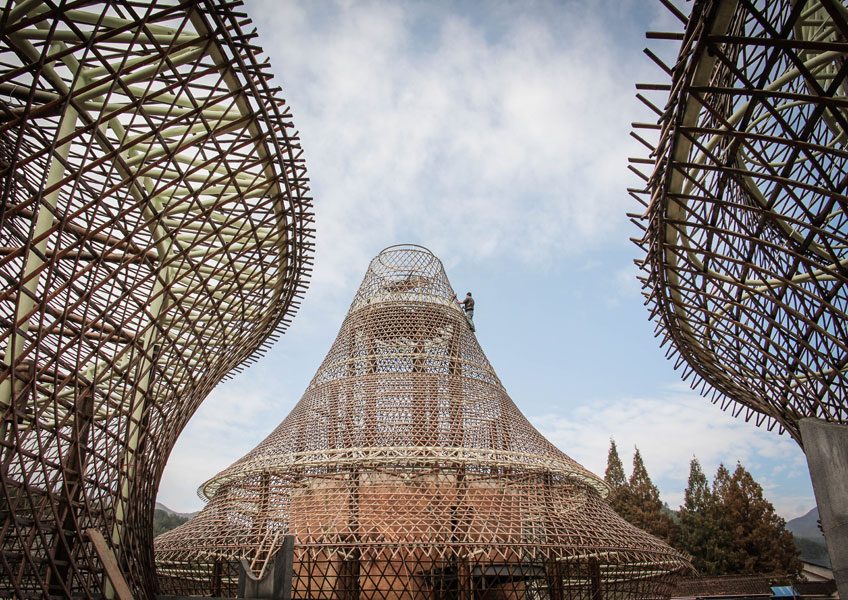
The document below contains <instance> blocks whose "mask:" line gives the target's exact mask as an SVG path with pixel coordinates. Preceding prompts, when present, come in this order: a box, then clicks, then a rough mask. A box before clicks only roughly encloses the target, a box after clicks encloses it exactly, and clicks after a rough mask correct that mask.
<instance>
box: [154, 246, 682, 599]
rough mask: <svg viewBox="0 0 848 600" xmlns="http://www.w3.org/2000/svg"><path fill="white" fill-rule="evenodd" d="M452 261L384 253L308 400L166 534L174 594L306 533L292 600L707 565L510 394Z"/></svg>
mask: <svg viewBox="0 0 848 600" xmlns="http://www.w3.org/2000/svg"><path fill="white" fill-rule="evenodd" d="M455 298H456V297H455V295H454V292H453V290H452V288H451V285H450V283H449V281H448V279H447V276H446V274H445V272H444V269H443V267H442V263H441V262H440V261H439V260H438V259H437V258H436V257H435V256H434V255H433V254H432V253H431V252H429V251H428V250H426V249H424V248H421V247H418V246H411V245H404V246H393V247H389V248H387V249H386V250H384V251H383V252H381V253H380V254H379V255H378V256H377V257H376V258H374V259H373V260H372V261H371V264H370V266H369V268H368V270H367V273H366V275H365V278H364V280H363V281H362V284H361V286H360V287H359V290H358V291H357V293H356V296H355V297H354V299H353V302H352V304H351V306H350V310H349V312H348V314H347V316H346V317H345V319H344V322H343V323H342V326H341V330H340V331H339V334H338V337H337V338H336V340H335V342H334V343H333V345H332V347H331V349H330V351H329V353H328V354H327V357H326V358H325V359H324V362H323V363H322V364H321V366H320V367H319V369H318V371H317V373H316V374H315V376H314V378H313V379H312V381H311V382H310V384H309V386H308V387H307V389H306V392H305V393H304V395H303V397H302V398H301V400H300V402H299V403H298V404H297V405H296V406H295V408H294V409H293V410H292V412H291V413H290V414H289V415H288V416H287V417H286V418H285V419H284V420H283V422H282V423H281V424H280V425H279V426H278V427H277V428H276V429H275V430H274V431H273V432H272V433H271V434H270V435H269V436H268V437H267V438H266V439H265V440H264V441H263V442H261V443H260V444H259V445H258V446H257V447H256V448H255V449H254V450H252V451H251V452H250V453H248V454H247V455H246V456H244V457H243V458H242V459H240V460H239V461H237V462H236V463H234V464H233V465H232V466H230V467H229V468H227V469H225V470H224V471H223V472H221V473H219V474H218V475H216V476H215V477H213V478H212V479H210V480H209V481H207V482H206V483H204V484H203V485H202V486H201V487H200V489H199V494H200V495H201V497H202V498H203V499H205V500H208V504H207V506H206V507H205V508H204V509H203V510H202V511H201V512H200V514H199V515H198V516H196V517H195V518H193V519H191V520H190V521H188V522H187V523H185V524H183V525H181V526H180V527H178V528H176V529H174V530H172V531H169V532H167V533H164V534H162V535H160V536H159V537H157V538H156V541H155V553H156V563H157V568H158V573H159V581H160V586H161V589H162V591H163V592H167V593H174V594H196V595H208V594H210V593H213V594H224V595H227V594H229V595H232V594H233V593H234V581H233V573H234V571H235V569H234V563H235V562H236V561H237V560H239V559H246V560H247V561H248V564H249V565H250V567H251V568H252V569H253V571H254V573H255V574H256V575H261V574H262V573H263V572H264V570H265V568H266V566H267V565H268V562H269V559H270V558H271V556H272V555H273V554H274V552H276V551H277V549H278V548H279V545H280V543H281V541H282V538H283V536H284V535H293V536H294V538H295V556H294V578H293V590H292V597H293V598H304V599H306V598H311V599H312V598H322V599H327V600H329V599H342V598H344V599H352V598H355V599H363V600H376V599H395V598H420V599H424V598H432V599H436V598H463V599H467V600H471V599H472V598H487V599H492V600H494V599H506V598H516V599H517V598H527V597H534V598H551V599H556V600H562V599H566V598H569V599H570V598H582V599H585V600H600V599H601V598H621V599H625V598H637V597H638V598H662V597H668V596H669V594H670V591H671V587H670V585H671V584H673V582H674V580H675V578H676V577H677V575H678V574H680V573H682V572H686V571H687V570H689V569H691V567H690V566H689V564H688V563H687V561H686V560H685V559H684V558H683V557H682V556H681V555H679V554H678V553H677V552H676V551H674V550H673V549H671V548H670V547H668V546H667V545H665V544H664V543H662V542H661V541H659V540H657V539H656V538H653V537H652V536H650V535H648V534H647V533H645V532H643V531H641V530H639V529H637V528H635V527H633V526H631V525H630V524H628V523H627V522H625V521H624V520H623V519H621V518H620V517H619V516H618V515H616V514H615V512H614V511H613V510H612V509H611V508H610V507H609V505H608V504H607V503H606V502H605V501H604V497H606V495H607V494H608V493H609V488H608V486H607V485H606V484H605V483H604V481H603V480H602V479H600V478H598V477H597V476H595V475H593V474H592V473H590V472H589V471H587V470H586V469H584V468H583V467H582V466H580V465H579V464H578V463H576V462H575V461H574V460H572V459H571V458H569V457H568V456H567V455H565V454H564V453H562V452H561V451H559V450H558V449H556V448H555V447H554V446H553V445H552V444H551V443H550V442H548V441H547V440H546V439H545V438H544V437H542V436H541V435H540V434H539V432H538V431H536V429H535V428H534V427H533V426H532V425H530V423H529V422H528V421H527V419H526V418H525V417H524V416H523V415H522V414H521V412H520V411H519V410H518V408H517V407H516V406H515V404H513V402H512V400H511V399H510V398H509V396H508V395H507V393H506V391H505V390H504V388H503V386H502V385H501V382H500V381H499V380H498V377H497V375H496V374H495V371H494V369H493V368H492V366H491V365H490V364H489V362H488V360H487V359H486V357H485V355H484V354H483V351H482V349H481V348H480V346H479V344H478V343H477V339H476V337H475V336H474V334H473V333H472V331H471V329H470V327H469V325H468V323H467V321H466V319H465V316H464V314H463V311H462V310H461V308H460V307H459V306H458V305H457V303H456V299H455Z"/></svg>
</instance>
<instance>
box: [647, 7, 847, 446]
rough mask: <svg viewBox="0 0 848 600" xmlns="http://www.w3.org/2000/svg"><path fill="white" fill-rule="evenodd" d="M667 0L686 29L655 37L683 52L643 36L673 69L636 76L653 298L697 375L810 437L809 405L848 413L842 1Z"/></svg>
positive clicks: (729, 397) (759, 415)
mask: <svg viewBox="0 0 848 600" xmlns="http://www.w3.org/2000/svg"><path fill="white" fill-rule="evenodd" d="M665 4H667V5H669V6H670V4H669V3H667V2H665ZM671 10H672V11H673V12H674V14H675V15H676V16H677V17H678V18H679V19H680V20H681V22H682V23H683V25H684V29H685V31H684V32H683V33H682V34H680V33H655V32H652V33H649V34H648V37H650V38H654V39H665V40H672V41H673V42H674V43H680V51H679V55H678V58H677V61H676V62H675V63H674V66H673V67H671V66H668V65H666V64H665V63H664V62H663V61H662V60H661V59H660V58H659V57H658V56H657V55H656V54H655V53H653V52H651V51H650V50H648V51H646V52H647V53H648V54H649V56H651V57H652V58H653V59H654V60H655V62H657V64H658V65H659V67H660V68H661V69H662V70H663V71H664V74H665V76H666V77H667V78H668V79H670V83H663V84H658V85H657V84H653V85H651V84H643V85H637V88H638V89H639V90H640V93H639V95H638V97H639V98H640V99H641V100H642V101H644V102H645V103H646V104H647V105H648V106H649V107H650V108H651V109H652V110H653V111H655V113H656V115H657V120H656V123H646V124H640V123H636V124H634V126H635V128H636V131H634V135H635V136H636V137H637V139H639V140H640V141H642V142H643V143H644V145H645V146H646V147H647V148H648V149H649V151H650V156H649V157H647V158H636V159H632V161H633V164H632V168H633V169H634V171H635V172H636V173H638V174H639V175H640V176H641V177H642V178H643V179H644V181H645V188H644V189H633V190H631V193H633V195H634V197H636V198H637V199H638V200H639V201H640V202H641V204H642V205H643V206H644V212H642V213H640V214H638V215H633V216H634V221H635V222H636V224H637V225H639V226H640V227H641V228H642V229H643V231H644V234H643V235H642V237H641V238H640V239H638V240H635V241H636V242H637V244H638V245H639V246H640V247H641V248H642V249H643V251H644V253H645V254H644V257H643V258H642V259H640V260H639V261H638V262H639V263H640V264H641V266H642V269H643V271H644V277H643V281H644V283H645V289H646V292H645V295H646V298H647V304H648V306H649V307H650V310H651V316H652V318H653V319H656V322H657V328H658V335H661V336H662V340H663V344H666V343H668V344H669V346H668V356H669V357H672V358H674V357H676V358H675V361H676V362H675V367H679V366H683V367H684V373H683V376H684V378H691V381H692V386H693V387H697V386H699V385H700V386H702V390H704V391H709V392H711V393H712V398H713V401H714V402H720V403H721V406H722V408H728V407H731V408H732V410H733V413H734V414H735V415H738V414H739V413H742V412H744V413H745V414H744V416H745V418H746V420H747V419H750V418H751V417H752V416H753V417H755V419H756V422H757V424H758V425H760V424H761V423H763V422H764V421H765V422H766V423H767V425H768V427H769V428H770V429H771V428H773V427H774V426H775V425H778V426H779V428H780V429H785V430H786V431H787V432H788V433H789V434H790V435H791V436H792V437H793V438H794V439H795V440H796V441H798V442H799V443H801V442H802V440H801V435H800V431H799V425H798V421H799V420H800V419H802V418H804V417H815V418H818V419H821V420H824V421H828V422H833V423H843V424H845V423H848V402H846V398H848V371H847V370H846V364H848V325H846V323H848V319H846V317H847V316H848V285H846V284H848V268H847V267H848V196H846V184H848V179H847V178H848V175H847V174H848V150H846V147H845V141H846V135H848V96H846V92H848V61H846V60H845V57H846V52H848V44H847V43H846V40H847V39H848V24H846V23H848V9H847V8H846V6H845V4H844V3H842V2H839V1H837V0H809V1H798V2H796V1H791V0H775V1H765V0H760V1H755V2H750V3H749V2H741V1H740V2H737V1H736V0H697V1H696V2H694V4H693V5H692V14H691V17H688V18H687V17H686V16H684V15H682V14H680V13H679V12H678V11H677V10H676V9H674V8H673V7H671ZM643 94H645V95H643ZM652 94H653V95H654V96H653V99H652V97H651V95H652ZM657 98H659V99H657ZM651 131H653V132H655V133H656V139H655V140H654V141H649V140H646V139H645V137H643V136H645V132H651ZM646 137H648V138H650V137H651V136H650V135H648V136H646ZM640 169H641V170H640ZM643 171H644V172H643Z"/></svg>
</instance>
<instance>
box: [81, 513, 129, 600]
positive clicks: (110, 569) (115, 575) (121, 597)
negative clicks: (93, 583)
mask: <svg viewBox="0 0 848 600" xmlns="http://www.w3.org/2000/svg"><path fill="white" fill-rule="evenodd" d="M85 533H86V535H88V539H90V540H91V543H92V544H94V551H95V552H96V553H97V558H99V559H100V562H101V563H102V564H103V570H104V571H106V577H107V578H108V579H109V582H110V583H111V584H112V589H113V590H114V592H115V595H116V596H117V597H118V600H133V595H132V592H130V586H128V585H127V581H126V579H124V575H123V573H121V569H120V568H118V561H116V560H115V555H114V554H113V553H112V549H111V548H109V544H107V543H106V538H104V537H103V534H102V533H100V531H99V530H97V529H87V530H86V532H85Z"/></svg>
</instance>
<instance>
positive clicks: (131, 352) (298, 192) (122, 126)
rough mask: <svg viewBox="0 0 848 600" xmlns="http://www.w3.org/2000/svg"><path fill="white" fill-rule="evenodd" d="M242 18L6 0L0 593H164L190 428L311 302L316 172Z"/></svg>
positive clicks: (159, 6) (215, 11)
mask: <svg viewBox="0 0 848 600" xmlns="http://www.w3.org/2000/svg"><path fill="white" fill-rule="evenodd" d="M248 24H249V21H247V20H246V18H245V16H244V15H243V14H241V13H239V12H238V3H232V2H228V3H220V2H213V1H211V0H210V1H206V0H201V1H198V2H192V3H185V2H176V1H175V0H163V1H160V0H154V1H151V2H145V3H136V2H128V1H122V0H117V1H109V2H91V3H85V5H84V8H82V9H71V8H70V7H69V6H68V5H67V3H58V4H54V3H46V2H31V1H26V0H24V1H17V2H15V1H12V2H8V3H6V5H5V6H4V7H3V8H2V9H0V190H2V207H0V209H2V212H0V277H2V287H0V318H2V328H0V357H2V365H1V366H0V411H2V422H0V455H2V478H0V596H2V597H10V596H14V597H47V596H51V597H54V596H65V597H71V596H73V597H103V596H105V597H112V596H114V594H115V590H116V589H117V588H118V587H120V586H119V585H118V584H119V583H120V582H119V581H117V580H116V579H115V578H117V579H123V580H125V581H126V582H127V584H128V585H129V588H130V589H131V590H132V593H133V594H134V595H135V597H137V598H141V597H151V596H152V595H153V593H154V592H155V577H154V562H153V553H152V539H151V537H152V533H151V528H150V523H151V522H152V516H153V508H154V501H155V495H156V489H157V487H158V482H159V479H160V477H161V474H162V469H163V468H164V465H165V461H166V459H167V457H168V454H169V452H170V451H171V448H172V447H173V445H174V442H175V440H176V438H177V436H178V435H179V433H180V431H181V430H182V429H183V427H184V425H185V424H186V422H187V420H188V418H189V417H190V416H191V415H192V414H193V413H194V411H195V410H196V409H197V407H198V405H199V404H200V402H201V401H202V400H203V399H204V397H205V396H206V395H207V394H208V392H209V391H210V390H211V389H212V388H213V387H214V386H215V385H216V384H217V383H218V382H219V381H220V380H221V379H222V378H223V377H226V376H227V375H228V374H229V373H231V372H233V370H237V369H240V368H242V367H243V366H244V365H246V364H248V363H249V362H250V361H251V360H254V359H255V357H256V356H258V355H259V354H261V352H262V350H263V349H264V348H265V347H266V343H267V342H266V340H267V339H268V338H269V336H273V335H274V334H277V333H280V332H282V331H283V330H284V329H285V326H286V323H287V322H288V319H287V316H290V315H291V314H292V313H293V312H294V310H295V308H296V306H297V305H298V303H299V299H300V297H301V296H302V293H303V291H304V289H305V285H306V281H307V279H308V273H309V271H310V268H309V265H310V263H311V248H312V242H311V238H312V229H311V226H312V214H311V212H310V206H311V200H310V198H309V196H308V179H307V177H306V171H305V166H304V163H303V159H302V156H301V150H300V146H299V143H298V135H297V132H296V131H294V130H293V128H292V124H291V123H290V119H291V115H290V114H289V112H288V108H287V107H286V105H285V102H284V101H283V100H282V99H281V98H280V94H279V90H277V89H275V88H273V87H271V85H270V81H269V79H270V75H269V73H268V71H267V64H266V63H262V62H259V59H258V48H256V46H254V45H253V42H254V41H255V32H245V31H244V27H246V26H247V25H248ZM86 531H94V532H97V536H96V537H97V538H98V542H99V543H100V545H99V546H98V551H97V552H95V546H94V543H93V541H92V538H91V536H90V535H88V534H87V533H86ZM103 552H107V553H108V554H109V556H110V557H111V558H114V559H115V564H116V565H117V567H116V568H117V569H119V571H116V570H111V571H109V572H107V571H105V570H104V564H103V562H102V561H101V555H102V553H103ZM111 558H110V559H109V561H111ZM109 561H107V562H109ZM110 564H111V562H110ZM117 572H120V573H121V576H120V577H118V576H117V575H112V574H109V573H113V574H114V573H117ZM113 580H114V581H113ZM121 589H124V588H121Z"/></svg>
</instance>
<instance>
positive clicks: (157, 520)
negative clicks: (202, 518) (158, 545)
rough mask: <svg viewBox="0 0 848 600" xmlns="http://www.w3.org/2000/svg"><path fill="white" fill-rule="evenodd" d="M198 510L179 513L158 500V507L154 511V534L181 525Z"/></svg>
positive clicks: (159, 533)
mask: <svg viewBox="0 0 848 600" xmlns="http://www.w3.org/2000/svg"><path fill="white" fill-rule="evenodd" d="M197 512H200V511H197ZM197 512H193V513H178V512H175V511H173V510H171V509H170V508H168V507H167V506H165V505H164V504H160V503H159V502H157V503H156V509H155V510H154V511H153V536H154V537H156V536H157V535H162V534H163V533H165V532H166V531H170V530H171V529H173V528H174V527H179V526H180V525H182V524H183V523H185V522H186V521H188V520H189V519H191V518H192V517H193V516H194V515H196V514H197Z"/></svg>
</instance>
